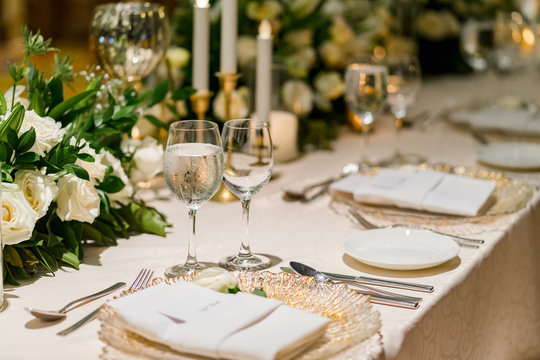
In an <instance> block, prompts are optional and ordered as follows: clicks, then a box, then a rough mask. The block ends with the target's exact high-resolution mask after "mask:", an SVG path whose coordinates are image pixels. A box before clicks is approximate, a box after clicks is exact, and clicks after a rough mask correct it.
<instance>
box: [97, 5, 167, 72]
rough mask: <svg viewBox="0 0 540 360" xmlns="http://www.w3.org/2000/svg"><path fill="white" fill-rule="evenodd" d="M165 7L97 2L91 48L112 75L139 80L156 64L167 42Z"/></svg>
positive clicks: (163, 53) (162, 54)
mask: <svg viewBox="0 0 540 360" xmlns="http://www.w3.org/2000/svg"><path fill="white" fill-rule="evenodd" d="M169 40H170V28H169V20H168V18H167V12H166V10H165V7H164V6H162V5H159V4H152V3H141V2H124V3H112V4H104V5H99V6H96V8H95V9H94V13H93V16H92V22H91V25H90V48H91V50H93V51H94V53H95V54H96V57H97V60H98V62H99V63H100V65H101V66H102V67H103V69H104V70H105V71H107V72H108V73H109V74H110V75H111V76H115V77H118V78H122V79H126V80H127V81H128V82H138V81H139V80H140V79H141V78H142V77H144V76H146V75H148V74H149V73H150V72H151V71H152V70H154V69H155V67H156V66H157V65H158V63H159V61H160V60H161V59H162V58H163V56H164V55H165V52H166V51H167V48H168V46H169Z"/></svg>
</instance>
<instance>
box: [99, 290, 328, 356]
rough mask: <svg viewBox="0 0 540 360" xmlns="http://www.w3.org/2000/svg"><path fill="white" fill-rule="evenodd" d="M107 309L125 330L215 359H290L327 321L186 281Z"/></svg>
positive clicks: (142, 293)
mask: <svg viewBox="0 0 540 360" xmlns="http://www.w3.org/2000/svg"><path fill="white" fill-rule="evenodd" d="M109 305H110V306H112V307H113V308H114V309H115V310H116V312H117V314H118V318H119V319H120V321H121V323H122V324H123V325H124V326H125V327H126V328H127V329H128V330H130V331H133V332H135V333H137V334H140V335H141V336H144V337H146V338H148V339H150V340H152V341H155V342H159V343H162V344H165V345H167V346H169V347H171V348H172V349H175V350H177V351H180V352H184V353H189V354H195V355H200V356H206V357H210V358H219V359H246V360H248V359H262V360H271V359H289V358H291V357H292V356H294V355H295V354H297V353H298V352H299V351H302V350H303V349H305V347H306V346H308V345H310V344H311V343H312V342H313V341H315V340H316V339H317V338H318V337H320V336H321V335H322V334H324V331H325V330H326V327H327V326H328V324H329V322H330V321H329V320H328V319H326V318H323V317H320V316H318V315H315V314H311V313H308V312H304V311H301V310H298V309H294V308H291V307H289V306H286V305H284V304H282V303H281V302H279V301H277V300H272V299H268V298H264V297H260V296H256V295H252V294H246V293H237V294H224V293H219V292H216V291H214V290H210V289H207V288H204V287H201V286H198V285H194V284H191V283H188V282H185V281H179V282H177V283H175V284H173V285H166V284H160V285H157V286H153V287H150V288H148V289H145V290H142V291H140V292H137V293H135V294H131V295H129V296H124V297H122V298H119V299H116V300H113V301H111V302H109Z"/></svg>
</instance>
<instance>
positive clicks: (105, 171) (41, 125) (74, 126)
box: [0, 28, 189, 284]
mask: <svg viewBox="0 0 540 360" xmlns="http://www.w3.org/2000/svg"><path fill="white" fill-rule="evenodd" d="M23 40H24V46H25V55H24V59H23V61H22V62H21V64H20V65H15V64H9V71H10V74H11V77H12V78H13V87H11V88H10V89H8V90H7V91H6V92H4V93H2V92H0V161H1V163H2V168H1V170H2V184H1V185H2V241H3V244H4V248H3V258H4V264H3V265H4V270H5V271H4V276H5V279H4V280H5V281H6V282H8V283H11V284H17V280H16V279H28V278H29V277H30V276H31V275H32V274H35V273H36V272H38V271H39V270H40V268H42V269H45V270H46V271H48V272H50V273H54V271H56V270H57V269H58V266H59V264H68V265H71V266H73V267H75V268H78V266H79V264H80V261H81V259H82V258H83V248H82V247H81V243H83V242H93V243H95V244H97V245H115V244H116V239H117V238H118V237H123V238H127V237H129V236H130V235H131V234H137V233H150V234H157V235H161V236H165V228H166V227H167V226H169V225H168V223H167V221H166V219H165V217H164V216H163V215H162V214H160V213H159V212H158V211H157V210H155V209H153V208H151V207H148V206H146V205H145V204H144V203H143V202H142V201H140V200H136V199H135V198H134V185H133V184H132V183H131V181H130V178H129V175H130V174H133V173H137V174H136V176H137V177H138V178H139V179H146V178H148V177H151V176H153V175H155V173H156V172H158V171H159V168H156V163H157V164H158V167H159V166H161V165H160V164H161V161H160V156H162V154H163V148H162V146H161V145H160V144H158V143H157V141H156V140H155V139H152V138H149V139H143V140H133V139H130V138H129V137H128V136H126V134H130V133H131V130H132V128H133V126H134V124H135V123H136V121H137V120H138V119H139V117H140V116H141V113H142V112H143V109H144V108H148V107H152V106H154V105H155V104H157V103H159V102H161V101H162V100H163V99H164V98H165V96H166V94H167V88H168V86H167V84H166V83H164V84H160V85H158V87H157V88H156V89H155V91H146V92H144V93H140V94H139V93H138V92H137V91H135V90H134V89H133V87H128V88H127V89H125V90H122V88H123V87H124V86H123V84H122V83H121V82H120V81H119V80H110V79H108V76H107V75H106V74H102V75H99V74H96V73H95V72H93V71H89V72H82V74H75V73H73V71H72V62H73V61H72V60H71V59H70V57H69V56H67V57H62V55H61V54H57V55H56V56H55V63H54V71H53V73H52V75H51V76H50V77H46V76H45V74H44V73H43V72H41V71H39V70H38V69H37V68H36V67H35V66H34V65H33V64H32V63H31V61H30V59H31V57H32V56H35V55H41V54H44V53H47V52H50V51H55V49H52V48H51V47H50V46H49V45H50V42H51V40H50V39H48V40H44V39H43V37H42V36H41V35H40V34H39V32H38V33H36V34H33V33H31V32H30V31H28V30H27V29H26V28H23ZM77 75H82V77H83V78H84V82H85V89H84V91H82V92H80V93H78V94H76V95H74V96H73V97H70V98H67V99H66V98H64V86H70V85H71V84H72V82H73V81H74V79H75V77H76V76H77ZM25 78H26V94H27V97H26V98H25V97H23V96H22V94H23V91H24V90H25V87H24V86H22V85H19V84H20V83H21V82H22V81H23V79H25ZM188 95H189V92H188V93H187V96H188ZM147 118H148V120H149V121H151V122H153V123H156V125H159V126H163V125H162V124H161V125H160V122H159V121H157V119H155V118H154V117H152V116H151V115H149V116H148V117H147Z"/></svg>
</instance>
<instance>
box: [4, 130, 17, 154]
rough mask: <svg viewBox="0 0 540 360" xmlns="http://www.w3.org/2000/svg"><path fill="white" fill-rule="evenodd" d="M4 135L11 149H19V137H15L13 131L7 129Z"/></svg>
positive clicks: (15, 134)
mask: <svg viewBox="0 0 540 360" xmlns="http://www.w3.org/2000/svg"><path fill="white" fill-rule="evenodd" d="M6 135H7V143H8V145H9V146H11V148H12V149H16V148H17V147H19V137H18V136H17V133H16V132H15V130H13V129H10V128H7V129H6Z"/></svg>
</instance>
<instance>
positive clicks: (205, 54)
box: [192, 0, 210, 91]
mask: <svg viewBox="0 0 540 360" xmlns="http://www.w3.org/2000/svg"><path fill="white" fill-rule="evenodd" d="M209 9H210V8H209V5H208V0H196V1H195V6H194V8H193V69H192V70H193V74H192V83H193V87H194V88H195V89H197V91H204V90H208V83H209V79H208V76H209V75H208V74H209V66H210V65H209V64H210V63H209V49H210V20H209Z"/></svg>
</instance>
